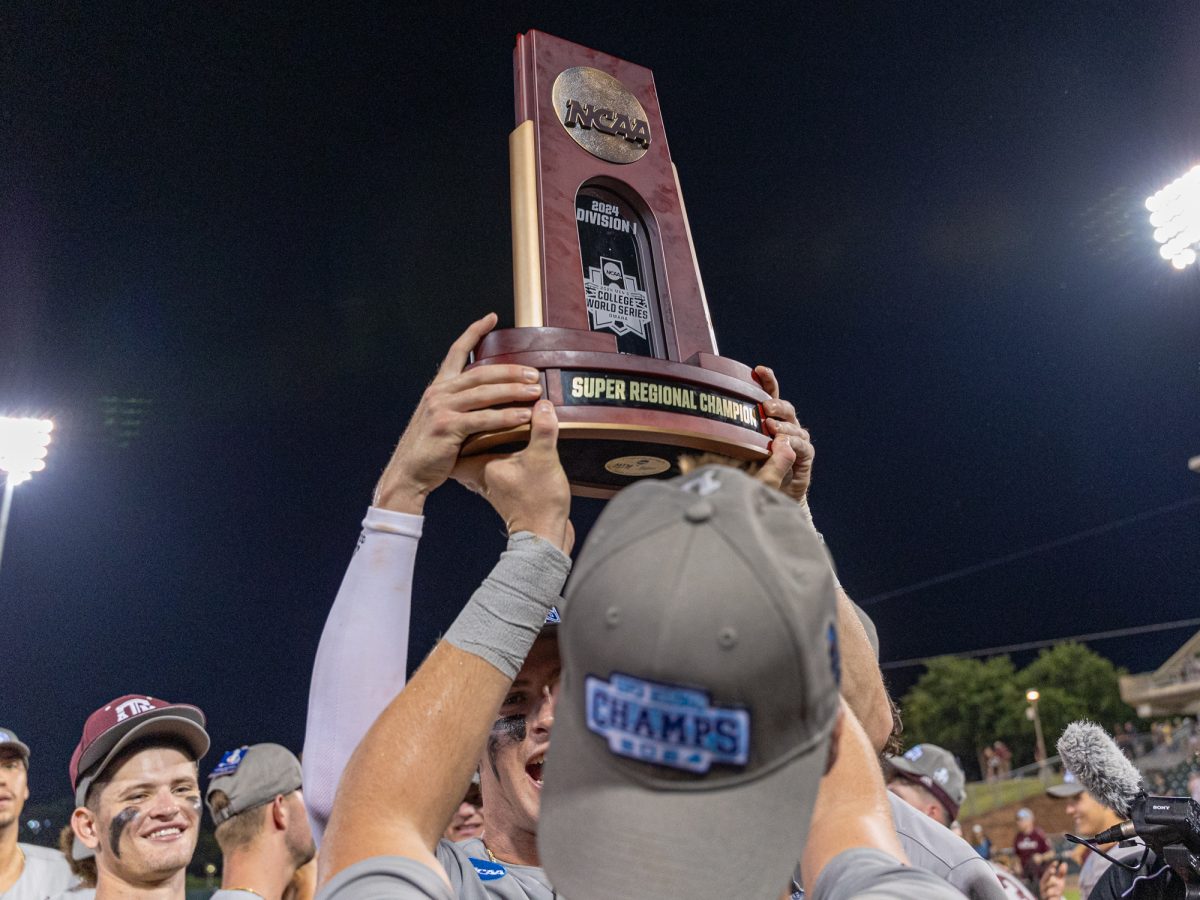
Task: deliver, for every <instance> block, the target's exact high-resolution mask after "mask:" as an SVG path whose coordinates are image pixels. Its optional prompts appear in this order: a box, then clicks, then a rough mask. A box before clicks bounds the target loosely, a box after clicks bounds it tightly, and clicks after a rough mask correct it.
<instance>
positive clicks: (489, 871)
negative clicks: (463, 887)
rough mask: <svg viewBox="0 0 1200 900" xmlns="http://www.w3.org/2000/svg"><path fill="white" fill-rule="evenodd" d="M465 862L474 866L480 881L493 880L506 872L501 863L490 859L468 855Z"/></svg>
mask: <svg viewBox="0 0 1200 900" xmlns="http://www.w3.org/2000/svg"><path fill="white" fill-rule="evenodd" d="M467 862H469V863H470V864H471V865H472V867H474V869H475V874H476V875H478V876H479V880H480V881H495V880H496V879H497V878H503V877H504V876H505V875H507V874H508V869H506V868H504V865H503V863H498V862H492V861H491V860H490V859H476V858H475V857H473V856H468V857H467Z"/></svg>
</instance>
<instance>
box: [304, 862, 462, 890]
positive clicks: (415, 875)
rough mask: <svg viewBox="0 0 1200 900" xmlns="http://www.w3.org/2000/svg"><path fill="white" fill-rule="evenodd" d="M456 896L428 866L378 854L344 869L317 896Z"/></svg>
mask: <svg viewBox="0 0 1200 900" xmlns="http://www.w3.org/2000/svg"><path fill="white" fill-rule="evenodd" d="M381 897H386V898H387V900H454V894H453V893H451V891H450V888H448V887H446V882H444V881H442V879H441V878H440V877H439V876H438V874H437V873H436V872H434V871H433V869H431V868H429V866H426V865H423V864H422V863H419V862H417V861H416V860H415V859H406V858H405V857H403V856H375V857H372V858H371V859H364V860H363V861H362V862H359V863H355V864H354V865H352V866H350V867H349V868H346V869H343V870H342V871H341V872H339V873H338V874H337V877H336V878H333V879H332V880H331V881H330V882H329V884H327V885H325V887H323V888H321V890H320V891H318V892H317V896H316V900H379V898H381Z"/></svg>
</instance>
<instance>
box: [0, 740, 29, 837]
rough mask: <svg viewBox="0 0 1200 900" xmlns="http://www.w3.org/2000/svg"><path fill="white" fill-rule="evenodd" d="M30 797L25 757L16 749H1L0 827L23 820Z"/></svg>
mask: <svg viewBox="0 0 1200 900" xmlns="http://www.w3.org/2000/svg"><path fill="white" fill-rule="evenodd" d="M28 799H29V772H28V771H27V770H26V768H25V757H23V756H21V754H20V753H17V752H16V751H15V750H0V828H7V827H8V826H10V825H12V824H13V823H14V822H19V821H20V820H21V810H22V809H24V808H25V801H26V800H28Z"/></svg>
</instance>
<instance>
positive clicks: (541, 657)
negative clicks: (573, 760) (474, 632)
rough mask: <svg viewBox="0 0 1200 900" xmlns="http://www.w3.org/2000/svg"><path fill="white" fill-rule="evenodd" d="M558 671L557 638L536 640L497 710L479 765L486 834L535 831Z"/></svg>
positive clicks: (552, 717) (546, 637) (548, 746)
mask: <svg viewBox="0 0 1200 900" xmlns="http://www.w3.org/2000/svg"><path fill="white" fill-rule="evenodd" d="M560 669H561V664H560V663H559V659H558V638H557V637H555V636H551V635H547V636H542V637H540V638H538V640H537V641H536V642H535V643H534V645H533V649H532V650H530V651H529V657H528V658H527V659H526V660H525V665H524V666H522V667H521V671H520V672H518V673H517V677H516V679H515V680H514V681H513V683H512V687H511V688H509V690H508V694H507V695H506V696H505V698H504V702H503V704H502V705H501V706H500V717H499V718H498V719H497V720H496V722H495V724H494V725H493V726H492V733H491V734H490V735H489V736H488V742H487V749H486V751H485V752H484V756H483V759H482V760H481V762H480V765H479V778H480V788H481V793H482V794H483V798H484V805H485V807H486V808H487V828H488V834H494V833H496V832H506V831H509V830H511V829H517V830H522V831H526V832H529V833H531V834H536V832H537V819H538V810H539V809H540V807H541V799H542V797H541V795H542V763H543V762H544V761H545V759H546V751H547V750H549V749H550V727H551V725H553V724H554V703H555V690H556V689H557V686H558V675H559V671H560Z"/></svg>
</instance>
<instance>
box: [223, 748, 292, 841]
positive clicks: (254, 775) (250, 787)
mask: <svg viewBox="0 0 1200 900" xmlns="http://www.w3.org/2000/svg"><path fill="white" fill-rule="evenodd" d="M301 780H302V776H301V774H300V760H298V759H296V757H295V755H294V754H293V753H292V752H291V751H290V750H288V749H287V748H286V747H281V746H279V744H254V745H253V746H251V747H238V748H237V749H236V750H229V751H227V752H226V753H224V754H223V755H222V756H221V760H220V762H218V763H217V767H216V768H215V769H213V770H212V772H210V773H209V776H208V789H207V790H206V791H205V792H204V802H205V803H206V804H207V805H208V812H209V814H210V815H211V816H212V820H213V824H214V825H220V824H221V823H222V822H226V821H228V820H229V819H232V818H233V817H234V816H236V815H239V814H241V813H244V812H246V811H247V810H250V809H255V808H256V807H259V806H262V805H263V804H265V803H270V802H271V801H272V800H274V799H275V798H276V797H277V796H279V795H280V794H290V793H291V792H292V791H295V790H299V788H300V783H301ZM214 791H223V792H224V793H225V795H226V796H227V797H228V798H229V805H228V806H225V807H224V808H222V809H219V810H214V809H213V805H212V795H213V792H214Z"/></svg>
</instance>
